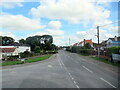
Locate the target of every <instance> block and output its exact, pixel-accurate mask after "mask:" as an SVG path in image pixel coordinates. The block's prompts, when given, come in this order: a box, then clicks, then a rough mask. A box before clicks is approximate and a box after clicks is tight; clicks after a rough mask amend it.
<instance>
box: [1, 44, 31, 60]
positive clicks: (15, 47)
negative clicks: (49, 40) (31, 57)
mask: <svg viewBox="0 0 120 90" xmlns="http://www.w3.org/2000/svg"><path fill="white" fill-rule="evenodd" d="M25 51H29V52H31V47H30V46H27V45H24V44H20V43H17V42H14V43H12V44H10V45H9V46H0V59H2V57H6V56H14V55H18V54H19V53H23V52H25Z"/></svg>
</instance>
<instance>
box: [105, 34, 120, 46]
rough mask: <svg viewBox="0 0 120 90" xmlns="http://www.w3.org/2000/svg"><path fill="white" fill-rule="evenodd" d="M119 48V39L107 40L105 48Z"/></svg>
mask: <svg viewBox="0 0 120 90" xmlns="http://www.w3.org/2000/svg"><path fill="white" fill-rule="evenodd" d="M110 47H120V37H116V36H115V37H114V38H109V39H108V40H107V48H110Z"/></svg>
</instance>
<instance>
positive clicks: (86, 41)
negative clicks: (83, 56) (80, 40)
mask: <svg viewBox="0 0 120 90" xmlns="http://www.w3.org/2000/svg"><path fill="white" fill-rule="evenodd" d="M84 42H85V43H90V44H92V40H84Z"/></svg>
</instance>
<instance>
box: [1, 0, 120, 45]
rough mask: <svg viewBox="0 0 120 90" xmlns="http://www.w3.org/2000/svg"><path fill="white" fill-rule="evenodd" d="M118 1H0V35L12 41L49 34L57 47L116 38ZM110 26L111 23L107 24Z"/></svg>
mask: <svg viewBox="0 0 120 90" xmlns="http://www.w3.org/2000/svg"><path fill="white" fill-rule="evenodd" d="M113 1H114V2H113ZM118 1H119V0H1V2H0V36H10V37H12V38H14V39H15V40H16V41H18V40H20V39H26V38H27V37H29V36H35V35H45V34H48V35H52V36H53V40H54V44H56V45H58V46H61V45H62V46H63V45H69V39H70V45H73V44H74V43H77V42H80V41H82V40H83V39H92V41H93V42H97V36H96V35H97V29H96V27H97V26H100V28H99V29H100V42H102V41H104V40H107V39H108V38H113V37H114V36H119V35H118V23H114V22H117V21H118ZM111 23H113V24H111Z"/></svg>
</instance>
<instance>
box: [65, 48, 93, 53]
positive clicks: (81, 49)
mask: <svg viewBox="0 0 120 90" xmlns="http://www.w3.org/2000/svg"><path fill="white" fill-rule="evenodd" d="M66 50H67V51H70V52H73V53H80V54H84V55H91V54H94V50H93V49H86V48H85V47H81V46H73V47H71V48H67V49H66Z"/></svg>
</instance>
